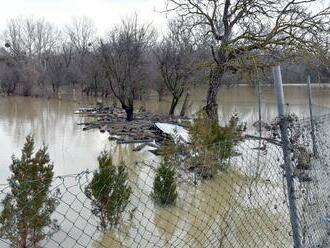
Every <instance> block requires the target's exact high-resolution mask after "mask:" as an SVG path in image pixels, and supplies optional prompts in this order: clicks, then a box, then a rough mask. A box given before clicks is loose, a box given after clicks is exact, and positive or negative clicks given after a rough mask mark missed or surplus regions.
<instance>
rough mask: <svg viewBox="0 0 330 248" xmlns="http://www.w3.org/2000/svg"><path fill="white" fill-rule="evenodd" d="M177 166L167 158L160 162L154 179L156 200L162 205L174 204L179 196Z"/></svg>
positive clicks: (154, 196)
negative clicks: (176, 176)
mask: <svg viewBox="0 0 330 248" xmlns="http://www.w3.org/2000/svg"><path fill="white" fill-rule="evenodd" d="M175 174H176V173H175V168H173V166H172V164H171V163H170V162H169V160H168V159H167V158H165V160H164V161H163V162H162V163H161V164H160V166H159V167H158V169H157V172H156V177H155V179H154V185H153V193H152V196H153V198H154V200H155V201H156V202H157V203H159V204H161V205H168V204H173V203H174V202H175V200H176V198H177V197H178V193H177V190H176V182H175V180H176V178H175Z"/></svg>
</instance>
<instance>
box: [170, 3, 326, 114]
mask: <svg viewBox="0 0 330 248" xmlns="http://www.w3.org/2000/svg"><path fill="white" fill-rule="evenodd" d="M167 2H168V6H167V11H175V12H176V13H177V15H179V16H180V17H181V18H182V19H183V21H184V23H185V26H186V28H188V29H190V30H193V31H194V32H195V33H199V34H202V35H203V36H206V37H208V38H209V40H210V43H209V44H210V45H211V52H212V55H213V60H214V64H215V66H214V67H212V69H211V73H210V81H209V89H208V93H207V104H206V107H205V110H206V112H207V114H208V116H209V117H211V118H216V117H217V94H218V91H219V87H220V85H221V84H222V81H223V80H222V79H223V75H224V74H225V72H227V71H228V70H231V69H233V62H234V61H235V60H237V59H238V58H240V57H242V56H244V55H246V54H251V53H254V52H255V51H259V53H260V52H262V51H269V50H273V49H297V48H306V49H311V50H314V48H315V47H316V45H315V44H316V43H317V44H319V41H320V40H321V41H322V40H323V39H324V36H325V35H326V34H327V33H328V31H329V18H330V8H329V3H325V1H324V4H327V5H328V6H324V4H323V5H322V2H323V1H321V0H281V1H278V0H252V1H251V0H167ZM313 5H314V8H313ZM315 7H316V8H315ZM316 9H317V10H316Z"/></svg>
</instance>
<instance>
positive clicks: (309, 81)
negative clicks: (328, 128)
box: [307, 75, 318, 157]
mask: <svg viewBox="0 0 330 248" xmlns="http://www.w3.org/2000/svg"><path fill="white" fill-rule="evenodd" d="M307 86H308V87H307V89H308V106H309V117H310V119H311V128H312V130H311V136H312V142H313V153H314V156H315V157H317V156H318V153H317V144H316V137H315V126H314V120H313V109H312V107H313V106H312V105H313V101H312V84H311V76H310V75H308V78H307Z"/></svg>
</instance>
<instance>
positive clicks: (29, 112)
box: [0, 86, 330, 247]
mask: <svg viewBox="0 0 330 248" xmlns="http://www.w3.org/2000/svg"><path fill="white" fill-rule="evenodd" d="M191 94H192V97H191V105H190V108H189V113H190V114H191V113H194V112H196V111H197V110H198V109H200V108H201V107H202V106H203V104H204V103H205V90H201V89H199V90H194V91H191ZM285 96H286V103H287V110H288V111H290V112H294V113H296V114H298V115H299V116H307V115H308V108H307V92H306V88H305V87H302V86H287V87H285ZM313 97H314V102H315V104H316V105H320V106H322V107H320V106H315V107H314V108H313V110H314V113H315V114H316V115H318V114H323V113H327V110H328V108H327V107H329V106H330V89H328V88H320V87H313ZM94 102H95V99H90V100H88V101H86V100H85V101H84V102H83V103H82V102H78V101H72V100H71V101H64V100H62V101H59V100H47V99H40V98H24V97H0V184H4V183H6V178H8V176H9V175H10V171H9V165H10V162H11V156H12V155H13V154H15V155H16V156H20V149H21V148H22V146H23V144H24V140H25V137H26V135H28V134H33V135H34V137H35V140H36V146H37V147H39V146H40V145H41V144H42V142H45V144H47V145H48V147H49V153H50V157H51V159H52V161H53V162H54V164H55V167H54V170H55V174H56V176H60V175H68V174H76V173H80V172H81V171H85V170H91V171H92V170H94V169H96V168H97V162H96V161H97V160H96V159H97V156H98V155H99V153H100V152H101V151H102V150H103V149H105V148H107V149H112V151H113V152H114V154H115V155H114V158H115V160H117V161H119V160H125V161H126V162H127V164H128V166H129V174H130V181H131V182H134V183H133V185H132V188H133V192H134V193H133V196H132V199H131V204H130V206H129V208H130V209H131V210H132V211H133V210H134V213H133V214H132V216H133V217H132V218H131V219H132V220H131V221H127V222H125V223H123V225H122V226H121V227H120V228H119V231H117V232H115V231H112V232H110V233H108V234H107V235H105V236H103V237H101V236H100V237H99V238H96V239H97V242H96V241H95V242H89V243H88V244H89V245H90V246H94V247H95V246H97V245H99V246H100V247H121V246H125V247H214V246H217V247H218V246H219V244H221V245H222V246H221V247H252V246H255V247H286V245H287V244H288V242H290V240H291V238H290V235H289V234H288V233H289V231H287V228H288V223H287V222H286V221H282V222H281V221H279V219H282V220H283V219H287V213H286V211H285V208H284V207H283V208H281V207H279V206H280V205H281V204H282V205H283V199H282V198H281V197H280V196H279V195H280V194H281V192H282V191H281V189H282V188H281V187H282V185H281V184H280V181H281V180H280V179H276V180H274V181H272V182H271V183H270V184H269V182H268V181H267V179H268V178H264V179H265V182H262V183H261V184H260V185H259V186H257V185H255V184H254V183H253V182H251V180H250V179H249V178H247V177H246V176H247V174H249V173H250V172H249V173H243V174H240V173H237V172H234V171H233V172H228V173H226V174H224V175H219V176H217V177H216V178H214V179H213V180H211V181H209V182H205V183H202V184H200V185H197V186H193V185H189V184H185V183H182V184H179V186H178V188H179V190H178V191H179V198H178V200H177V204H176V206H175V207H166V208H161V207H159V206H156V205H154V204H153V201H152V199H151V197H150V193H151V190H152V178H153V170H152V169H151V168H150V167H149V166H143V164H142V165H141V164H140V165H138V166H137V165H135V163H134V161H141V160H148V161H149V162H150V161H153V160H157V158H155V157H153V156H152V155H150V153H148V152H147V151H144V152H142V153H134V152H133V151H132V148H133V145H125V146H117V145H116V144H114V143H111V142H109V140H108V135H107V134H106V133H103V134H102V133H100V132H99V131H98V130H89V131H87V132H83V131H82V126H79V125H77V124H78V123H80V122H82V121H83V119H82V118H81V117H79V116H77V115H73V112H74V111H75V110H76V109H77V108H79V107H81V106H86V105H90V104H92V103H94ZM261 102H262V106H261V108H262V110H261V111H262V118H263V121H270V120H272V119H273V118H274V117H275V116H276V114H277V110H276V103H275V99H274V92H273V89H272V88H263V90H262V98H261ZM137 105H143V106H144V107H145V108H146V110H148V111H157V112H163V113H165V112H167V111H168V108H169V105H170V99H165V100H164V101H163V102H160V103H159V102H158V100H157V97H150V99H148V100H146V101H144V102H143V103H138V104H137ZM219 106H220V107H219V116H220V121H221V122H222V123H224V122H226V121H227V120H228V119H229V118H230V116H231V114H232V113H233V112H238V113H239V115H240V118H241V121H243V122H247V123H248V125H249V128H250V130H252V127H251V126H252V123H254V122H255V121H257V120H258V105H257V97H256V90H255V89H254V88H250V87H239V88H230V89H222V90H221V93H220V95H219ZM180 107H181V106H180V105H179V106H178V111H180ZM264 160H265V161H268V160H269V158H267V157H265V158H264ZM251 168H252V167H251ZM251 171H252V169H251ZM245 172H246V171H245ZM276 173H279V172H278V171H277V172H276ZM243 175H244V176H243ZM248 188H249V190H247V189H248ZM257 188H258V189H257ZM260 188H261V189H266V191H267V192H268V191H269V192H268V193H269V194H268V197H271V198H272V200H269V201H268V200H267V201H266V202H263V203H262V204H261V202H262V201H264V200H262V199H259V200H258V199H256V197H254V196H253V197H251V191H255V190H257V191H258V190H260ZM249 194H250V195H249ZM237 196H239V197H237ZM275 196H278V197H277V198H276V197H275ZM259 197H260V195H259ZM247 199H248V200H247ZM251 199H254V200H251ZM267 199H269V198H267ZM275 199H277V200H275ZM251 201H252V202H254V203H251ZM274 201H275V202H274ZM276 201H277V202H276ZM248 202H250V203H248ZM251 205H253V207H251ZM234 206H235V207H234ZM274 208H275V210H274ZM239 209H244V211H243V210H239ZM270 213H271V214H270ZM228 216H236V217H235V218H229V219H227V217H228ZM255 228H259V229H260V230H256V229H255ZM276 232H279V233H281V234H282V233H285V235H287V234H288V235H287V239H278V238H276ZM85 238H86V237H85ZM87 238H88V237H87ZM93 239H95V237H93ZM0 244H1V242H0ZM61 245H63V247H71V246H70V245H68V243H63V244H61ZM74 245H75V246H77V247H83V246H82V245H80V246H79V245H78V244H77V243H75V244H74ZM72 246H73V245H72ZM54 247H55V245H54Z"/></svg>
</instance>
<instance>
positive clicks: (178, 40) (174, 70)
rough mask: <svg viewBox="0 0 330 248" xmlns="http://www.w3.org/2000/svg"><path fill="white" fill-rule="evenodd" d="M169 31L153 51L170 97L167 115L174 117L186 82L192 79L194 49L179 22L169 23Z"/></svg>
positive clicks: (185, 87)
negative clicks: (170, 101)
mask: <svg viewBox="0 0 330 248" xmlns="http://www.w3.org/2000/svg"><path fill="white" fill-rule="evenodd" d="M169 29H170V32H169V34H168V35H167V36H166V37H164V38H163V40H162V41H161V43H160V44H159V45H158V46H157V48H156V49H155V55H156V58H157V61H158V66H159V70H160V75H161V77H162V80H163V83H164V85H165V86H166V88H167V90H168V91H169V92H170V93H171V95H172V103H171V107H170V111H169V114H170V115H174V111H175V108H176V106H177V104H178V102H179V100H180V99H181V97H182V95H183V94H184V92H185V90H186V89H187V85H188V81H189V80H190V79H191V78H192V77H191V73H192V62H193V60H194V59H193V56H194V49H193V45H192V43H191V39H190V37H189V32H185V30H184V29H182V27H181V24H180V22H178V21H172V22H170V23H169Z"/></svg>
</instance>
